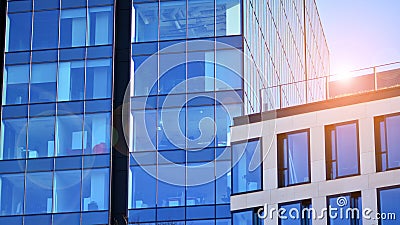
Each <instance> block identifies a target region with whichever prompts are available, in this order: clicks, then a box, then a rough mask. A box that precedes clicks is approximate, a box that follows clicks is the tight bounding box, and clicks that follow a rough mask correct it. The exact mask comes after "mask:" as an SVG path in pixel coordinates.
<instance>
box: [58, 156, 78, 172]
mask: <svg viewBox="0 0 400 225" xmlns="http://www.w3.org/2000/svg"><path fill="white" fill-rule="evenodd" d="M55 167H56V168H55V169H56V170H66V169H69V170H71V169H81V168H82V158H81V157H80V156H74V157H57V158H55Z"/></svg>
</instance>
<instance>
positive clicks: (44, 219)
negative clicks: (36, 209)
mask: <svg viewBox="0 0 400 225" xmlns="http://www.w3.org/2000/svg"><path fill="white" fill-rule="evenodd" d="M37 224H40V225H51V215H39V216H25V217H24V225H37Z"/></svg>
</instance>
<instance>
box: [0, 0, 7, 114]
mask: <svg viewBox="0 0 400 225" xmlns="http://www.w3.org/2000/svg"><path fill="white" fill-rule="evenodd" d="M6 12H7V1H4V0H3V1H0V93H1V95H0V97H1V98H0V99H2V98H3V73H4V54H5V45H6ZM0 115H1V110H0Z"/></svg>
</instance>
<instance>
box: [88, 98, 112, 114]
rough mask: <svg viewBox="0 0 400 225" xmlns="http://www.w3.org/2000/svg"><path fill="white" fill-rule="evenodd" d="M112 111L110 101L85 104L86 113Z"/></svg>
mask: <svg viewBox="0 0 400 225" xmlns="http://www.w3.org/2000/svg"><path fill="white" fill-rule="evenodd" d="M108 111H111V101H110V100H95V101H86V102H85V112H86V113H91V112H108Z"/></svg>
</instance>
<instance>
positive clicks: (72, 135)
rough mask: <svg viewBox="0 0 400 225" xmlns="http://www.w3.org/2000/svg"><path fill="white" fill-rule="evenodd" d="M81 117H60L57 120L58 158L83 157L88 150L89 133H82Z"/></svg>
mask: <svg viewBox="0 0 400 225" xmlns="http://www.w3.org/2000/svg"><path fill="white" fill-rule="evenodd" d="M82 127H83V118H82V116H81V115H74V116H59V117H58V118H57V134H56V149H57V156H63V155H81V154H82V150H83V149H86V148H87V135H88V133H87V131H84V132H83V131H82Z"/></svg>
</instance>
